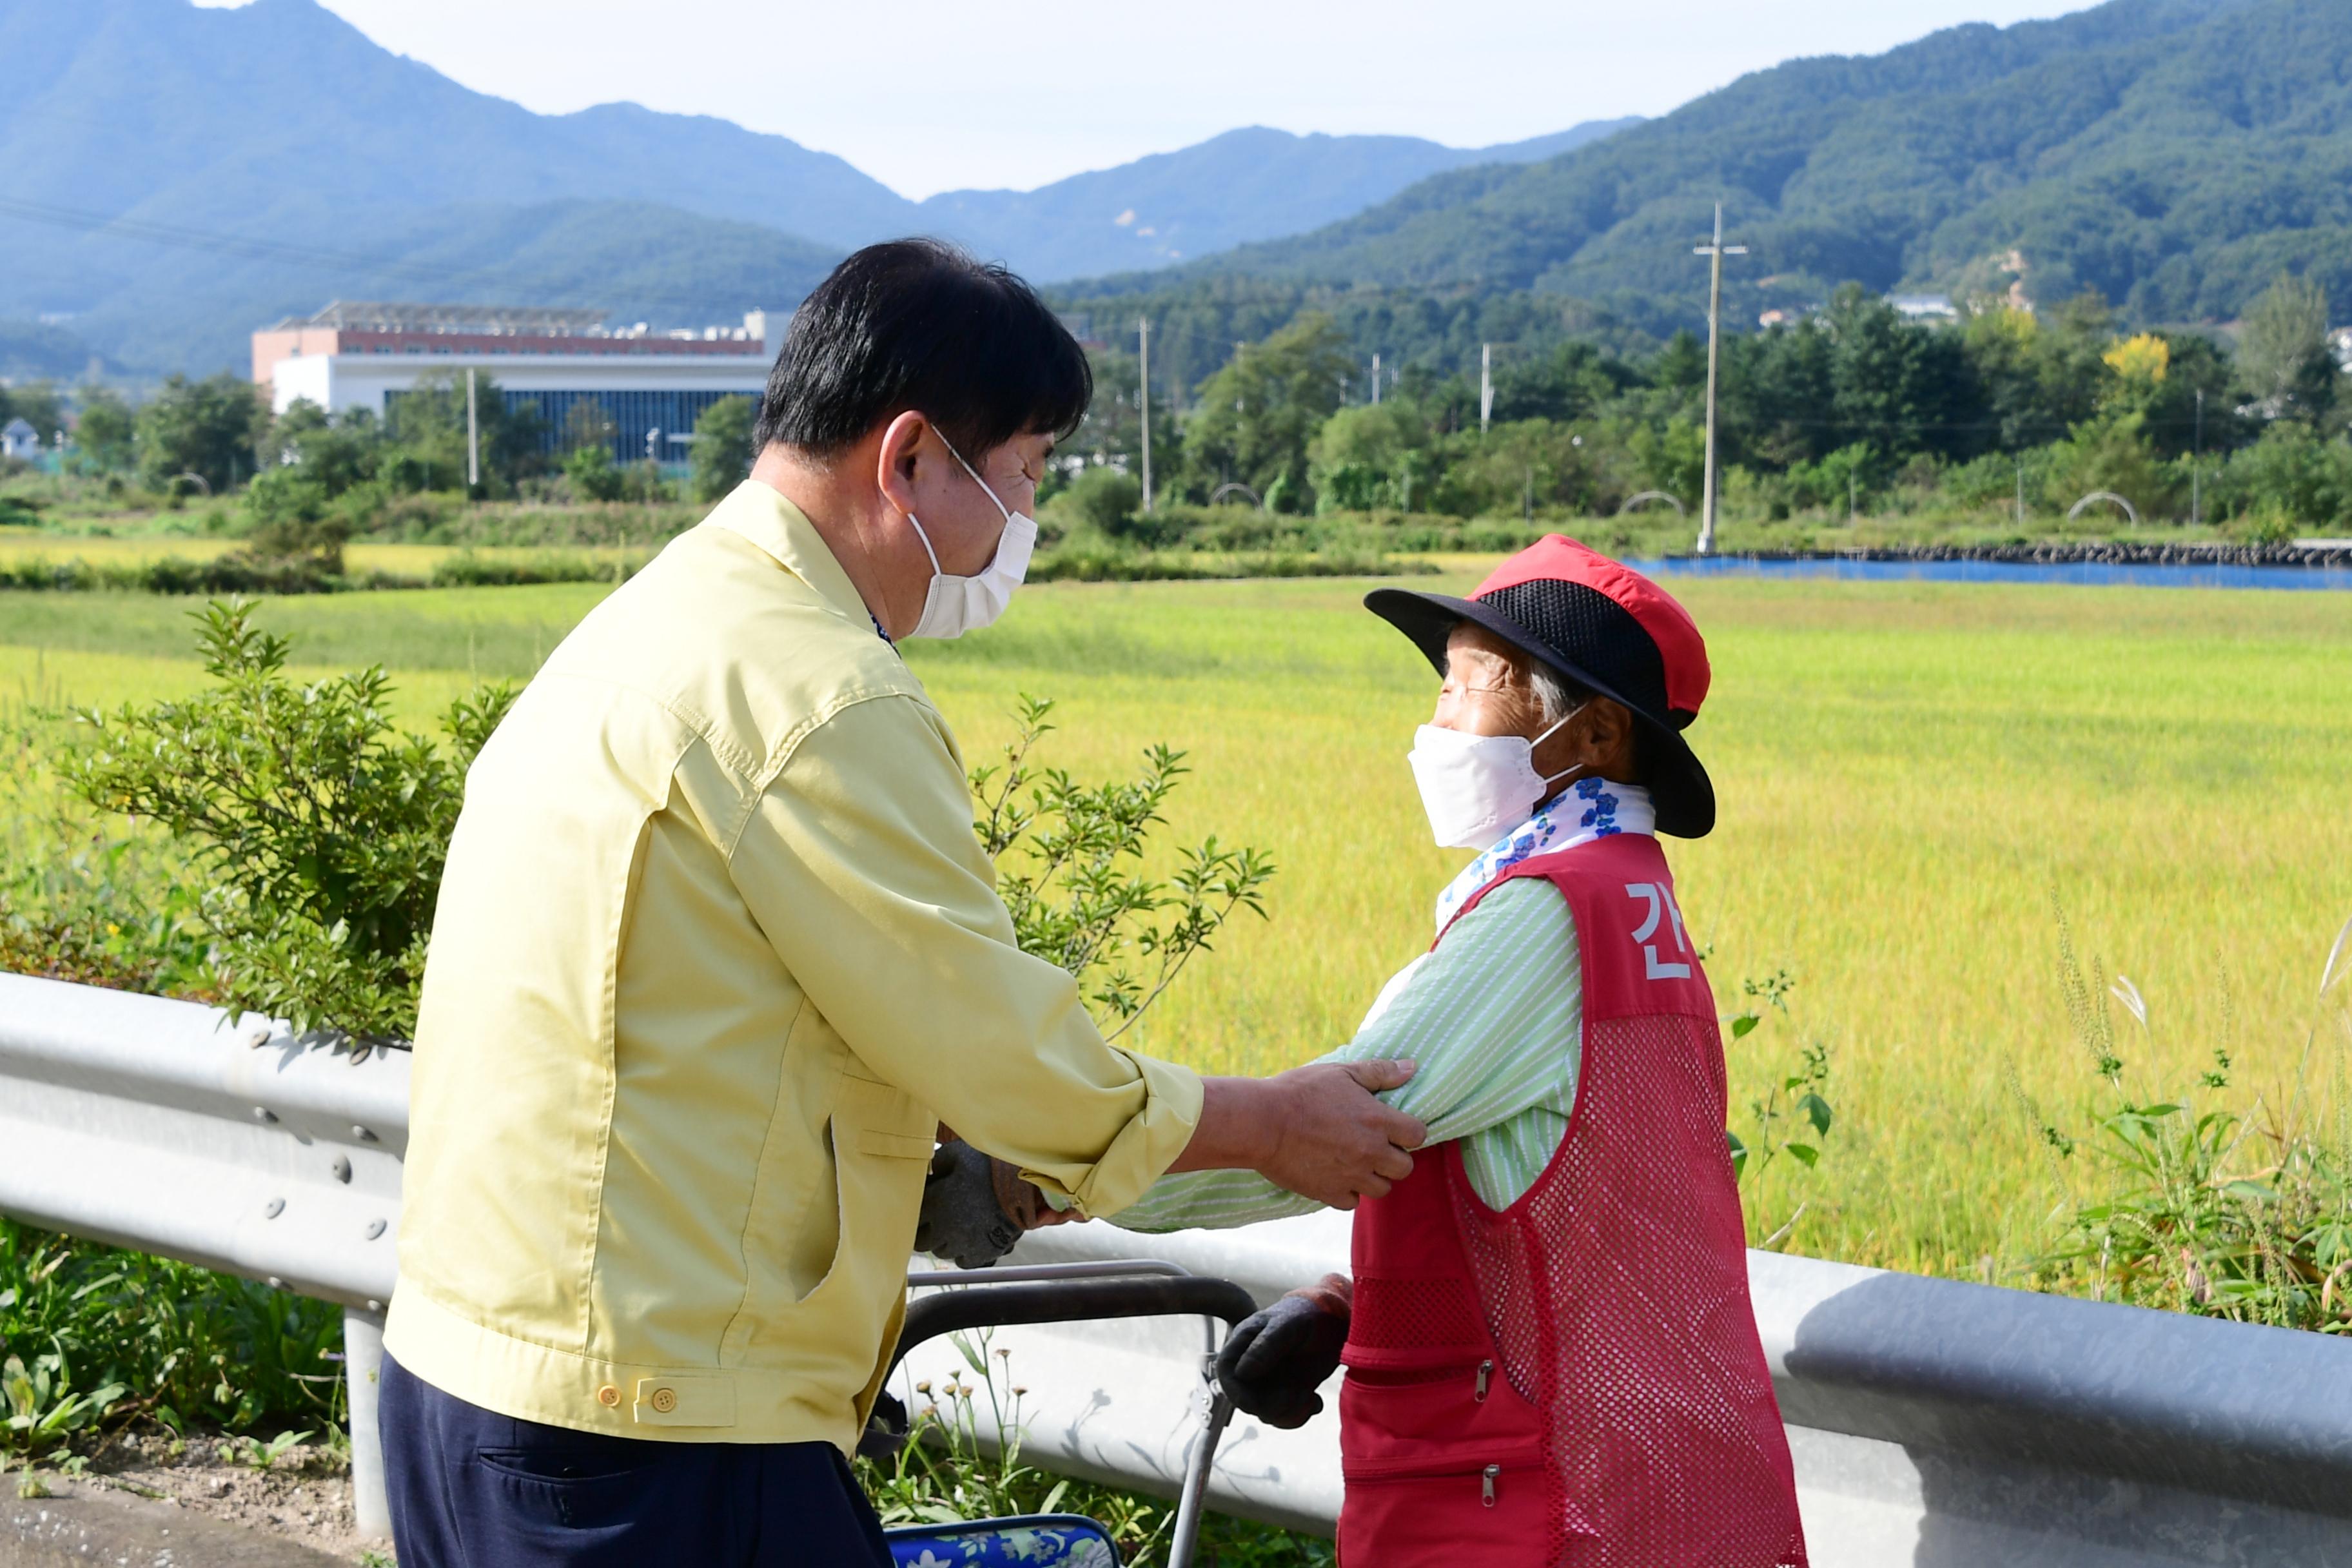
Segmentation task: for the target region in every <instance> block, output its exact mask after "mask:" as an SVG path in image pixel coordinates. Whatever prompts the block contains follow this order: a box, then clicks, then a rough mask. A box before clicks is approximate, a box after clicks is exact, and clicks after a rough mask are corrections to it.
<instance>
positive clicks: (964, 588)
mask: <svg viewBox="0 0 2352 1568" xmlns="http://www.w3.org/2000/svg"><path fill="white" fill-rule="evenodd" d="M932 434H933V435H938V434H939V433H938V431H936V430H934V431H933V432H932ZM940 446H942V447H947V448H948V456H950V457H951V458H954V459H955V460H956V461H957V463H959V464H960V465H961V467H962V468H963V471H964V472H965V473H967V474H971V482H972V483H973V484H976V485H979V486H980V492H981V494H982V495H984V496H986V497H987V498H988V499H989V501H990V503H991V504H992V505H993V506H994V507H995V508H996V510H998V511H1000V512H1003V515H1004V531H1003V533H1002V534H1001V535H999V536H998V538H997V541H996V553H995V554H994V555H992V556H991V557H990V558H989V562H988V565H987V566H986V567H985V568H984V569H983V570H982V572H981V573H980V574H979V575H978V576H975V577H950V576H949V575H948V574H946V573H944V572H942V571H940V552H938V551H936V550H933V549H932V548H931V536H930V535H929V534H928V533H926V532H924V531H923V525H922V524H921V523H919V522H916V521H915V514H914V513H913V512H911V511H910V512H908V514H907V521H908V522H913V523H914V524H915V537H916V538H918V539H919V540H921V541H922V542H923V553H924V554H926V555H928V556H929V557H930V558H931V585H930V587H929V589H928V590H927V591H926V592H925V593H924V595H923V616H922V619H920V620H919V621H917V622H916V623H915V629H914V630H913V631H911V632H908V634H907V635H908V637H961V636H963V634H964V633H966V632H976V631H978V630H980V628H981V627H982V626H987V625H988V624H989V623H991V622H992V621H993V620H995V619H996V617H997V616H1001V615H1003V613H1004V606H1005V605H1009V604H1011V603H1012V602H1013V589H1015V588H1018V587H1019V586H1021V579H1023V578H1024V577H1026V576H1027V575H1028V574H1029V552H1031V551H1033V550H1034V549H1035V548H1036V547H1037V521H1036V520H1035V519H1034V518H1032V517H1029V516H1026V515H1025V514H1024V513H1020V512H1015V511H1010V510H1006V508H1005V505H1004V503H1003V501H1001V500H997V499H996V492H995V491H994V490H992V489H989V488H988V485H987V484H986V482H985V481H983V480H982V479H981V477H980V476H979V475H978V474H977V473H973V471H972V467H971V464H970V463H966V462H964V460H963V454H962V453H961V452H959V451H957V450H956V449H955V448H954V447H949V446H948V438H947V437H944V436H940Z"/></svg>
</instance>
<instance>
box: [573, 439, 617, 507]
mask: <svg viewBox="0 0 2352 1568" xmlns="http://www.w3.org/2000/svg"><path fill="white" fill-rule="evenodd" d="M563 477H564V478H565V479H570V480H571V481H572V493H573V494H575V495H577V496H579V498H580V499H581V500H593V501H615V500H620V499H621V497H622V496H623V495H624V494H625V493H626V492H627V490H628V488H629V476H628V471H627V470H626V469H625V468H621V467H620V466H619V465H617V464H615V463H614V461H613V454H612V453H611V452H609V451H607V450H606V449H605V448H604V447H581V448H580V449H579V450H578V451H576V452H574V453H572V456H570V457H569V458H565V459H563Z"/></svg>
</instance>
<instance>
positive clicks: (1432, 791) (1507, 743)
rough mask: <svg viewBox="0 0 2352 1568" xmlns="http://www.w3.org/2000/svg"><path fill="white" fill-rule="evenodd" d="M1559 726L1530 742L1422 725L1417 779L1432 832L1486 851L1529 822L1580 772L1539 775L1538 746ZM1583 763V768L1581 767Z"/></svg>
mask: <svg viewBox="0 0 2352 1568" xmlns="http://www.w3.org/2000/svg"><path fill="white" fill-rule="evenodd" d="M1587 706H1589V704H1584V703H1580V704H1578V705H1577V709H1576V712H1575V713H1570V715H1569V716H1568V719H1562V720H1561V721H1559V724H1554V725H1553V726H1552V727H1551V728H1550V729H1549V730H1546V731H1544V732H1543V733H1542V734H1540V735H1538V736H1537V737H1536V738H1535V739H1534V740H1532V741H1530V740H1528V738H1527V737H1526V736H1524V735H1473V734H1469V733H1467V732H1465V731H1461V730H1441V729H1439V728H1438V727H1437V726H1436V725H1434V724H1423V726H1422V727H1421V728H1420V730H1419V731H1415V733H1414V735H1413V738H1412V758H1411V761H1412V778H1413V782H1414V783H1415V784H1419V785H1420V786H1421V805H1422V809H1423V810H1424V811H1426V812H1427V813H1429V827H1430V831H1431V832H1432V833H1433V834H1435V835H1436V836H1437V842H1438V843H1439V844H1440V845H1442V846H1444V847H1446V848H1449V849H1486V848H1489V847H1492V846H1493V844H1494V842H1495V840H1496V839H1497V838H1500V837H1502V836H1503V835H1504V834H1505V833H1507V832H1508V831H1509V830H1510V829H1512V828H1514V827H1517V826H1518V825H1519V824H1520V823H1522V822H1525V821H1526V820H1527V819H1528V816H1530V815H1531V814H1532V813H1533V812H1534V811H1535V808H1536V805H1537V803H1538V801H1541V800H1542V799H1543V798H1544V797H1545V796H1546V795H1549V794H1551V793H1552V786H1553V785H1554V784H1558V783H1559V781H1560V780H1561V779H1564V778H1566V777H1568V776H1569V773H1575V772H1577V771H1578V769H1577V768H1570V769H1569V770H1568V772H1567V773H1555V774H1553V775H1552V776H1551V777H1550V778H1545V777H1544V776H1543V775H1542V774H1540V773H1537V772H1536V747H1537V745H1538V744H1539V743H1540V742H1544V741H1548V740H1549V739H1550V738H1551V737H1552V735H1553V734H1554V733H1556V732H1557V731H1559V727H1560V724H1565V723H1567V722H1568V720H1569V719H1573V718H1575V717H1576V714H1577V713H1581V712H1583V711H1584V710H1585V708H1586V707H1587ZM1580 765H1581V764H1580Z"/></svg>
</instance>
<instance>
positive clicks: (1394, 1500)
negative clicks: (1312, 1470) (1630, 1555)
mask: <svg viewBox="0 0 2352 1568" xmlns="http://www.w3.org/2000/svg"><path fill="white" fill-rule="evenodd" d="M1339 1430H1340V1434H1341V1446H1342V1448H1343V1450H1344V1455H1343V1459H1342V1470H1343V1473H1344V1474H1345V1476H1346V1479H1347V1492H1346V1500H1345V1502H1344V1504H1343V1505H1342V1507H1341V1509H1340V1513H1339V1553H1340V1561H1341V1563H1343V1564H1345V1568H1423V1565H1427V1568H1437V1565H1439V1564H1454V1563H1475V1562H1494V1563H1522V1562H1524V1563H1536V1562H1539V1561H1544V1560H1546V1559H1545V1556H1544V1553H1545V1552H1548V1551H1549V1549H1550V1543H1551V1542H1553V1540H1554V1538H1555V1537H1556V1536H1557V1535H1558V1534H1559V1531H1561V1529H1562V1514H1561V1508H1560V1501H1559V1485H1558V1482H1557V1480H1556V1479H1554V1478H1553V1476H1552V1475H1551V1473H1550V1469H1549V1466H1548V1465H1547V1463H1546V1456H1545V1447H1544V1432H1543V1418H1542V1415H1541V1414H1540V1413H1539V1412H1538V1410H1537V1409H1536V1408H1535V1406H1534V1405H1530V1404H1528V1402H1527V1400H1525V1399H1523V1398H1521V1397H1520V1395H1519V1394H1518V1393H1517V1390H1515V1389H1513V1388H1512V1387H1511V1385H1510V1384H1509V1383H1508V1382H1507V1380H1506V1379H1504V1378H1503V1377H1502V1376H1501V1375H1500V1373H1498V1372H1497V1371H1496V1367H1495V1365H1494V1363H1493V1362H1492V1361H1480V1362H1476V1363H1468V1364H1458V1365H1455V1366H1453V1367H1449V1368H1444V1369H1440V1370H1433V1371H1430V1372H1416V1373H1364V1372H1359V1371H1355V1370H1353V1369H1351V1370H1350V1371H1349V1373H1348V1376H1347V1379H1346V1381H1345V1382H1343V1383H1342V1384H1340V1386H1339Z"/></svg>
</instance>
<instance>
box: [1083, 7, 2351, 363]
mask: <svg viewBox="0 0 2352 1568" xmlns="http://www.w3.org/2000/svg"><path fill="white" fill-rule="evenodd" d="M1717 200H1721V201H1722V202H1724V204H1725V210H1726V214H1727V222H1728V224H1729V226H1730V228H1731V230H1732V236H1733V237H1734V238H1736V239H1738V240H1739V241H1742V242H1744V243H1746V244H1747V245H1748V247H1750V253H1749V254H1748V256H1747V257H1745V258H1741V259H1740V260H1739V261H1738V262H1737V263H1736V264H1735V265H1734V266H1732V267H1731V268H1729V269H1728V270H1727V274H1726V279H1725V283H1726V290H1727V292H1726V300H1727V305H1726V310H1727V314H1728V315H1729V317H1730V318H1731V319H1732V320H1733V321H1738V322H1741V323H1743V324H1747V323H1753V322H1754V321H1756V319H1757V317H1758V316H1759V314H1760V313H1761V312H1763V311H1764V310H1768V309H1770V308H1772V307H1773V306H1776V305H1778V306H1783V307H1803V306H1811V305H1818V304H1819V303H1821V302H1822V300H1825V299H1826V298H1827V297H1828V294H1829V292H1830V291H1831V289H1833V288H1834V287H1835V286H1836V285H1837V284H1839V283H1841V282H1843V281H1847V280H1854V281H1859V282H1861V283H1863V284H1864V285H1865V286H1867V287H1869V288H1871V289H1877V290H1885V289H1898V288H1906V287H1909V288H1921V289H1930V288H1932V289H1943V290H1948V291H1951V292H1954V293H1957V294H1969V293H2008V292H2009V291H2010V290H2011V289H2015V290H2016V293H2017V295H2018V296H2019V297H2021V298H2024V299H2028V300H2038V301H2042V302H2053V301H2056V300H2063V299H2066V298H2069V297H2071V296H2073V295H2074V294H2077V293H2079V292H2081V291H2082V290H2084V289H2098V290H2099V291H2101V292H2102V293H2103V294H2104V295H2105V297H2106V298H2107V299H2108V300H2110V301H2112V302H2114V303H2115V304H2116V306H2118V307H2119V308H2120V309H2121V310H2123V311H2124V312H2125V314H2126V318H2127V319H2129V320H2132V321H2142V322H2159V321H2208V320H2221V319H2227V318H2230V317H2233V316H2235V315H2236V314H2237V313H2238V312H2239V311H2240V310H2242V308H2243V307H2244V305H2245V304H2246V302H2247V301H2248V300H2250V299H2252V297H2253V296H2254V295H2255V294H2256V293H2258V292H2259V291H2260V290H2261V289H2263V288H2264V287H2265V286H2266V285H2267V284H2268V283H2269V282H2270V281H2271V279H2273V277H2275V276H2276V274H2277V273H2278V272H2279V271H2280V269H2281V268H2290V269H2293V270H2295V271H2298V272H2308V273H2310V274H2312V275H2314V276H2315V277H2316V278H2318V279H2319V280H2321V281H2322V282H2324V283H2325V284H2326V285H2327V286H2328V287H2329V288H2330V289H2331V290H2332V291H2333V292H2334V293H2335V294H2336V297H2338V298H2352V11H2348V10H2347V7H2346V5H2344V4H2343V0H2112V3H2110V4H2108V5H2102V6H2099V7H2097V8H2096V9H2094V10H2090V11H2085V12H2082V13H2079V14H2077V15H2074V16H2066V17H2062V18H2060V19H2058V20H2056V21H2052V22H2035V23H2025V24H2021V25H2019V26H2012V27H2008V28H1994V27H1990V26H1968V27H1959V28H1954V29H1950V30H1948V31H1946V32H1942V33H1937V34H1935V35H1933V36H1931V37H1927V38H1924V39H1921V40H1920V41H1918V42H1917V43H1915V44H1911V45H1908V46H1906V47H1902V48H1898V49H1895V50H1893V51H1890V52H1889V53H1887V54H1885V55H1881V56H1876V57H1873V58H1824V59H1811V60H1798V61H1792V62H1790V63H1789V64H1787V65H1783V66H1780V67H1778V68H1774V69H1771V70H1768V71H1761V72H1759V73H1757V74H1755V75H1753V76H1749V77H1747V78H1744V79H1741V80H1740V81H1738V82H1736V83H1734V84H1733V85H1732V86H1730V87H1728V88H1726V89H1723V90H1721V91H1719V92H1715V93H1711V94H1709V95H1707V96H1706V97H1705V98H1702V99H1699V100H1696V101H1695V102H1693V103H1690V104H1687V105H1685V107H1683V108H1682V109H1680V110H1676V111H1675V112H1674V113H1673V114H1670V115H1666V116H1664V117H1663V118H1661V119H1658V120H1655V121H1649V122H1647V123H1645V124H1643V125H1641V126H1637V127H1634V128H1633V129H1631V130H1629V131H1626V132H1622V133H1621V134H1619V135H1616V136H1613V137H1611V138H1610V139H1609V140H1607V141H1605V142H1601V143H1598V144H1597V145H1594V146H1591V147H1587V148H1582V149H1579V150H1576V151H1572V152H1570V153H1566V154H1564V155H1562V156H1559V157H1556V158H1553V159H1550V160H1548V161H1546V162H1544V163H1538V164H1535V165H1531V166H1527V167H1519V168H1505V167H1486V168H1480V169H1475V170H1467V171H1462V172H1457V173H1453V174H1441V175H1437V176H1435V177H1433V178H1431V179H1429V180H1425V181H1423V183H1421V184H1418V185H1415V186H1414V187H1412V189H1411V190H1409V191H1406V192H1404V193H1403V194H1402V195H1398V196H1397V197H1395V198H1394V199H1393V200H1391V201H1389V202H1387V203H1384V204H1382V205H1380V206H1378V207H1375V208H1373V209H1371V210H1370V211H1368V212H1366V213H1364V214H1362V215H1360V216H1357V217H1354V218H1350V219H1349V220H1347V221H1346V222H1343V223H1339V224H1335V225H1331V226H1328V227H1326V228H1323V229H1320V230H1318V231H1316V232H1315V233H1312V234H1308V235H1304V236H1300V237H1296V238H1293V239H1287V240H1281V241H1276V242H1272V243H1268V244H1265V245H1255V246H1247V247H1241V248H1239V249H1236V250H1234V251H1231V252H1228V253H1227V254H1225V255H1223V256H1220V257H1217V258H1212V259H1210V260H1207V261H1203V262H1199V263H1195V264H1192V265H1190V266H1188V267H1186V268H1181V269H1180V270H1179V272H1178V273H1177V274H1176V275H1175V276H1173V277H1169V276H1167V275H1162V276H1160V277H1158V278H1150V279H1145V278H1128V279H1111V280H1107V281H1105V282H1103V283H1101V284H1098V285H1095V286H1092V287H1090V288H1087V289H1072V290H1069V293H1070V295H1071V297H1072V298H1074V299H1076V298H1080V297H1087V298H1103V297H1116V296H1118V295H1122V294H1137V293H1151V294H1157V295H1160V296H1163V297H1166V298H1171V299H1173V298H1186V299H1191V300H1204V299H1208V298H1213V297H1216V296H1217V295H1218V294H1219V293H1220V292H1223V293H1224V294H1225V295H1227V296H1230V295H1232V294H1233V293H1234V291H1239V292H1240V293H1242V294H1244V295H1246V294H1249V293H1250V292H1251V291H1253V290H1256V291H1258V292H1259V294H1260V297H1261V298H1271V297H1273V295H1274V294H1277V293H1279V292H1280V291H1282V290H1291V291H1297V290H1313V289H1322V290H1327V291H1328V290H1361V289H1367V288H1378V289H1411V290H1414V291H1433V292H1434V293H1435V294H1437V295H1438V296H1439V297H1440V298H1444V297H1449V296H1478V297H1485V296H1493V295H1507V294H1510V293H1514V292H1525V293H1528V294H1532V295H1535V296H1538V297H1540V296H1564V297H1569V298H1572V299H1575V300H1579V301H1581V302H1582V303H1581V305H1580V310H1582V311H1583V312H1584V313H1585V315H1586V316H1587V317H1588V318H1591V319H1594V320H1607V319H1614V320H1617V321H1624V322H1628V323H1632V324H1634V325H1637V326H1640V327H1642V328H1643V329H1646V330H1647V331H1651V332H1653V333H1656V334H1659V335H1663V333H1664V331H1668V330H1671V329H1672V328H1675V327H1677V326H1686V325H1695V324H1697V321H1698V313H1699V310H1701V308H1702V307H1703V304H1704V300H1705V289H1704V286H1703V268H1702V266H1701V264H1700V263H1698V262H1697V261H1696V260H1695V259H1694V258H1693V257H1692V256H1691V252H1690V247H1691V243H1692V241H1693V240H1694V239H1695V238H1696V237H1699V236H1700V235H1701V234H1702V233H1703V232H1704V230H1705V228H1706V223H1707V220H1708V216H1709V210H1710V207H1711V205H1712V204H1713V203H1714V202H1716V201H1717ZM1244 280H1246V281H1244ZM1320 302H1323V303H1327V304H1328V303H1331V302H1332V301H1331V300H1328V298H1327V299H1326V300H1322V301H1320Z"/></svg>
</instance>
